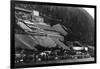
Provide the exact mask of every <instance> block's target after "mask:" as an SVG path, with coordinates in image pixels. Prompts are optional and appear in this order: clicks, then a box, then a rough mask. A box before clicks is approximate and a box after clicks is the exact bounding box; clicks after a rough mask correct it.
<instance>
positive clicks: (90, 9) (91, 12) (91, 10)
mask: <svg viewBox="0 0 100 69" xmlns="http://www.w3.org/2000/svg"><path fill="white" fill-rule="evenodd" d="M83 9H85V10H86V11H87V12H88V13H89V14H90V15H91V16H92V17H93V18H94V8H83Z"/></svg>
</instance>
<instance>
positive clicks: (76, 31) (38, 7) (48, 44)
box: [11, 1, 96, 68]
mask: <svg viewBox="0 0 100 69" xmlns="http://www.w3.org/2000/svg"><path fill="white" fill-rule="evenodd" d="M86 9H90V10H92V11H90V12H88V10H86ZM91 12H92V13H91ZM86 63H96V6H94V5H75V4H60V3H46V2H33V1H11V68H26V67H42V66H56V65H72V64H86Z"/></svg>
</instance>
